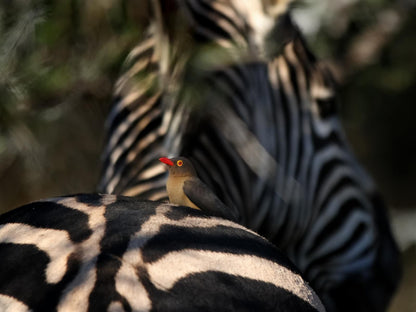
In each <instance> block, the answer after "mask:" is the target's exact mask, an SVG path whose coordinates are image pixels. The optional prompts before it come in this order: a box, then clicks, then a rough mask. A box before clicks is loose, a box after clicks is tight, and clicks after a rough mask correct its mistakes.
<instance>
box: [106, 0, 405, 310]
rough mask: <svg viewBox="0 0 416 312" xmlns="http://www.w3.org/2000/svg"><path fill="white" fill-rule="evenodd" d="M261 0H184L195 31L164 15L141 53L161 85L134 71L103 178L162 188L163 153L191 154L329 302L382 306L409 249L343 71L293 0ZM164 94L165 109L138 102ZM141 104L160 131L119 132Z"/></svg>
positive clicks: (116, 188)
mask: <svg viewBox="0 0 416 312" xmlns="http://www.w3.org/2000/svg"><path fill="white" fill-rule="evenodd" d="M254 2H256V3H257V7H256V5H254V4H253V7H249V6H248V5H244V4H243V1H238V2H236V1H231V0H230V1H215V0H210V1H208V0H206V1H203V0H199V1H197V0H189V1H179V2H178V3H180V5H179V7H180V8H181V9H182V11H180V12H182V13H181V14H182V15H181V18H183V16H185V17H186V19H185V20H186V21H188V24H186V25H187V27H188V28H186V27H182V28H181V29H180V31H183V29H184V28H185V34H184V33H181V32H180V31H179V32H178V33H176V32H175V31H170V32H169V33H168V34H165V33H163V32H162V34H161V33H160V31H161V29H162V30H163V29H164V27H161V26H160V25H161V24H163V22H164V21H158V23H156V24H158V25H159V26H160V27H159V28H158V30H156V31H154V32H153V36H150V39H147V40H153V45H150V44H147V43H148V42H149V41H144V42H143V43H142V44H141V45H139V47H143V46H147V47H148V48H149V49H148V50H147V52H146V53H147V54H146V53H141V54H136V55H135V56H136V62H137V63H141V62H142V61H143V59H147V60H149V59H150V58H148V56H147V55H148V54H151V55H152V56H154V57H152V58H151V60H152V66H151V71H147V70H146V69H144V68H142V69H141V70H138V71H136V72H135V75H136V76H139V77H142V76H143V77H147V74H148V73H149V75H150V77H155V78H154V79H155V81H157V83H156V82H154V84H153V86H155V85H156V86H157V87H155V88H154V89H150V91H149V88H148V86H147V85H146V84H144V83H141V82H140V81H139V82H138V83H137V84H135V83H134V80H133V79H131V77H126V75H123V76H122V78H121V80H120V81H121V83H120V85H119V89H117V90H116V100H117V101H116V104H115V108H117V107H118V105H119V104H118V103H120V102H122V101H123V100H124V99H125V98H127V97H128V96H129V95H130V94H132V93H134V91H132V90H136V89H140V90H142V92H143V93H145V94H146V96H144V97H142V98H138V99H137V100H136V101H135V102H134V104H130V105H127V106H128V107H129V110H131V112H133V113H132V114H137V116H138V117H137V118H136V119H135V120H134V119H133V118H131V119H130V120H129V118H130V117H129V116H131V115H132V114H130V113H127V114H125V115H123V114H119V113H118V112H117V110H116V109H115V110H113V114H114V115H115V116H117V118H118V119H117V120H115V119H113V121H112V122H110V131H109V141H110V142H111V144H108V145H107V150H106V153H105V159H106V163H105V166H104V169H105V171H104V174H103V180H102V184H101V190H103V191H107V192H115V193H121V194H128V195H135V196H138V197H142V198H150V199H160V198H163V197H164V196H166V193H164V190H163V186H164V182H165V179H166V177H165V175H164V172H163V168H162V167H161V166H160V165H159V164H156V163H155V162H154V160H155V159H156V158H157V157H158V156H159V155H161V154H162V155H163V154H173V155H186V156H187V157H189V158H191V159H192V160H193V162H194V164H195V167H196V168H197V171H198V173H199V176H200V178H201V179H202V180H203V181H204V182H205V183H207V184H208V185H210V186H211V187H212V189H213V190H214V191H215V192H216V193H217V194H218V195H219V196H220V197H221V198H222V199H223V201H224V202H225V203H226V204H228V205H233V206H236V207H238V209H239V210H240V213H241V222H242V223H243V224H244V225H246V226H248V227H250V228H252V229H254V230H256V231H258V232H259V233H260V234H262V235H264V236H266V237H267V238H268V239H269V240H271V241H272V242H273V243H275V244H276V245H277V246H278V247H279V248H282V249H283V250H284V251H285V252H286V254H287V255H288V256H289V257H290V259H291V260H292V261H294V263H295V264H296V265H297V266H298V267H299V269H300V270H301V271H302V272H303V273H304V274H305V277H306V278H307V279H308V281H310V282H311V284H312V286H313V287H314V288H315V289H316V290H317V292H318V294H319V295H320V296H321V297H322V298H323V300H324V303H325V304H326V305H327V306H328V308H329V310H334V311H342V310H345V311H351V310H360V309H362V310H374V311H382V310H384V309H385V308H386V306H387V304H388V302H389V299H390V298H391V296H392V294H393V292H394V290H395V288H396V286H397V283H398V280H399V276H400V273H399V272H400V264H399V260H398V250H397V247H396V244H395V242H394V240H393V238H392V235H391V231H390V227H389V224H388V219H387V217H386V212H385V207H384V205H383V203H382V201H381V200H380V199H379V195H378V194H377V192H376V190H375V187H374V184H373V182H372V180H371V178H370V177H369V176H368V175H367V174H366V173H365V172H364V171H363V169H362V168H361V167H360V165H359V163H358V162H357V160H356V159H355V157H354V155H353V154H352V153H351V151H350V150H349V148H348V145H347V141H346V138H345V135H344V133H343V130H342V126H341V123H340V120H339V116H338V113H337V104H336V99H335V89H334V84H333V82H332V78H331V75H330V74H329V73H328V72H327V71H326V70H325V69H324V68H323V67H322V66H321V65H320V63H319V62H318V61H317V60H316V59H315V57H314V56H313V55H312V54H311V52H310V51H309V50H308V48H307V47H306V44H305V42H304V40H303V39H302V37H301V35H300V34H299V32H298V30H297V29H296V27H295V26H294V25H293V23H292V22H291V20H290V17H289V15H288V14H285V13H282V7H280V9H279V8H277V7H278V4H279V3H280V4H282V3H283V4H284V5H283V4H282V6H283V7H284V6H285V5H286V4H287V1H280V2H279V1H269V2H268V3H269V4H270V3H272V7H271V9H274V10H271V9H270V7H267V4H266V2H265V1H252V2H250V3H254ZM273 4H274V5H275V6H273ZM267 8H269V9H270V10H266V9H267ZM270 12H279V13H278V14H277V15H276V14H274V15H273V14H271V13H270ZM276 16H277V17H276ZM259 20H260V21H261V22H259V23H257V22H258V21H259ZM271 21H272V23H271ZM170 26H171V25H170ZM165 28H168V29H171V28H172V27H165ZM159 37H163V38H164V40H162V39H160V38H159ZM182 37H186V38H187V40H188V42H187V44H186V45H185V48H184V46H183V42H182V41H181V40H180V38H182ZM272 39H274V40H272ZM178 42H179V43H178ZM274 42H276V43H274ZM181 48H182V49H184V50H181ZM138 49H142V48H138ZM165 50H167V51H169V53H170V54H169V53H164V52H163V51H165ZM141 51H143V50H141ZM166 54H169V57H168V58H166V59H165V58H164V55H166ZM133 64H134V63H133ZM166 64H168V65H166ZM166 68H168V69H169V70H166ZM123 79H124V80H123ZM120 90H122V92H121V91H120ZM146 91H148V92H146ZM153 94H156V95H153ZM153 96H157V102H155V105H154V106H153V108H152V113H154V115H153V114H147V115H145V114H140V113H138V110H139V109H141V107H142V103H144V106H145V105H146V103H148V101H149V100H150V99H152V98H153ZM140 118H142V119H143V120H145V122H146V125H147V126H148V128H147V129H146V130H144V131H143V132H144V133H145V135H146V136H147V137H148V138H149V140H150V137H151V135H153V138H154V140H150V141H146V140H145V141H144V142H145V143H143V142H142V141H141V139H140V138H138V137H137V135H136V136H134V135H132V136H131V138H130V141H127V140H125V139H124V138H123V137H121V135H125V136H126V137H127V136H129V135H131V133H132V132H129V131H123V127H125V128H132V127H136V126H137V125H139V124H140V122H141V120H142V119H140ZM110 121H111V120H110ZM114 133H119V136H120V137H121V138H120V139H118V140H115V139H113V138H114ZM120 134H121V135H120ZM132 139H137V140H136V141H135V142H133V143H131V142H132ZM146 142H150V143H146ZM141 145H142V146H146V148H141V147H140V146H141ZM147 147H149V148H147ZM124 155H131V157H127V156H124ZM120 168H123V169H120ZM116 171H117V174H112V173H113V172H116ZM119 181H120V182H119Z"/></svg>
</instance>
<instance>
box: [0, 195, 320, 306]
mask: <svg viewBox="0 0 416 312" xmlns="http://www.w3.org/2000/svg"><path fill="white" fill-rule="evenodd" d="M0 259H1V265H0V310H1V311H10V312H11V311H13V312H17V311H19V312H20V311H21V312H23V311H42V312H45V311H78V312H82V311H202V310H203V311H294V310H296V311H324V310H325V309H324V308H323V306H322V304H321V302H320V300H319V298H318V297H317V295H316V294H315V293H314V292H313V290H312V289H311V288H310V287H309V286H308V284H307V283H305V282H304V280H303V279H302V277H301V276H300V275H299V274H298V273H297V271H296V269H294V268H293V265H292V264H291V263H290V262H289V261H288V260H287V259H286V257H285V256H283V255H282V254H281V253H280V252H278V251H277V249H276V248H275V247H274V246H272V245H271V244H270V243H269V242H268V241H266V240H265V239H264V238H262V237H260V236H259V235H257V234H255V233H254V232H252V231H250V230H248V229H246V228H244V227H243V226H241V225H238V224H236V223H233V222H231V221H227V220H223V219H219V218H215V217H210V216H207V215H204V214H202V213H201V212H200V211H196V210H195V209H191V208H188V207H180V206H173V205H168V204H160V203H157V202H150V201H140V200H137V199H133V198H128V197H116V196H114V195H77V196H71V197H61V198H54V199H49V200H44V201H39V202H35V203H31V204H28V205H26V206H23V207H20V208H17V209H15V210H12V211H10V212H8V213H6V214H4V215H2V216H0Z"/></svg>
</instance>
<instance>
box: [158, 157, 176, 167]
mask: <svg viewBox="0 0 416 312" xmlns="http://www.w3.org/2000/svg"><path fill="white" fill-rule="evenodd" d="M159 161H161V162H162V163H164V164H166V165H168V166H173V162H172V160H170V159H169V158H166V157H162V158H159Z"/></svg>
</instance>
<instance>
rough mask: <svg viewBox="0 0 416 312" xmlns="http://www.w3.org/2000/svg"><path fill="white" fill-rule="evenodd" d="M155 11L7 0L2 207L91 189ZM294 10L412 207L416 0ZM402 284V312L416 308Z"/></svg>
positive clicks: (393, 193) (394, 196)
mask: <svg viewBox="0 0 416 312" xmlns="http://www.w3.org/2000/svg"><path fill="white" fill-rule="evenodd" d="M250 1H251V0H250ZM148 12H149V9H148V7H147V1H146V0H118V1H116V0H88V1H82V0H67V1H58V0H38V1H34V0H2V1H0V186H1V187H0V212H2V211H6V210H8V209H12V208H14V207H16V206H18V205H21V204H24V203H26V202H29V201H32V200H36V199H39V198H43V197H50V196H56V195H62V194H68V193H77V192H91V191H94V189H95V186H96V183H97V181H98V175H99V170H100V151H101V148H102V145H103V140H104V137H103V136H104V133H103V126H104V121H105V117H106V114H107V112H108V108H109V104H110V101H111V92H112V88H113V84H114V82H115V80H116V79H117V75H118V73H119V68H120V65H121V63H122V61H123V59H124V58H125V56H126V55H127V53H128V52H129V50H130V49H131V48H132V47H133V46H134V45H135V44H136V43H137V42H138V41H139V40H140V38H141V36H142V32H143V27H144V25H145V23H146V21H147V18H148ZM295 18H296V20H297V21H298V22H299V24H300V26H301V28H302V29H303V31H304V33H305V34H306V36H307V39H308V40H309V42H310V44H311V46H312V50H313V51H314V52H315V53H316V54H317V55H318V56H319V57H320V58H321V59H324V60H325V62H326V63H327V64H328V66H329V67H331V68H332V70H333V72H334V73H335V76H336V78H337V80H338V81H339V93H340V100H341V113H342V118H343V120H344V126H345V129H346V132H347V136H348V137H349V139H350V142H351V145H352V148H353V149H354V151H355V153H356V154H357V155H358V157H359V158H360V159H361V160H362V162H363V163H364V164H365V166H366V167H367V168H368V169H369V170H370V172H371V173H372V174H373V176H374V177H375V180H376V182H377V183H378V184H379V186H380V189H381V190H382V193H383V194H384V195H385V196H386V198H387V200H388V204H389V205H390V206H399V207H400V206H408V207H415V206H416V197H415V196H414V194H413V193H414V192H413V187H414V185H416V183H415V182H416V162H415V161H414V159H416V135H415V133H416V131H415V130H416V126H415V123H414V122H413V119H414V118H413V116H414V115H415V113H416V106H415V105H414V104H413V102H414V99H415V98H416V62H415V61H414V58H415V55H416V37H415V35H414V30H415V29H416V1H415V0H396V1H388V0H365V1H358V0H342V1H331V0H320V1H313V0H303V1H299V5H298V6H297V8H296V11H295ZM412 255H413V256H412V257H413V258H411V260H408V261H407V262H406V265H407V269H406V270H407V272H408V273H411V272H414V270H415V266H414V263H415V257H414V251H413V252H412ZM412 265H413V267H411V266H412ZM405 274H406V271H405ZM405 276H407V275H405ZM413 276H414V275H413ZM404 285H405V286H403V287H404V288H403V289H404V290H403V291H401V292H400V294H399V296H398V298H399V299H397V300H396V301H395V304H394V308H393V310H394V311H411V310H409V309H408V307H411V306H413V307H414V306H416V304H415V302H414V298H411V299H413V301H412V303H411V304H410V301H411V300H410V301H409V296H406V293H408V292H409V289H410V290H411V289H414V282H413V279H408V278H406V279H405V284H404ZM409 285H410V286H409ZM410 292H411V291H410Z"/></svg>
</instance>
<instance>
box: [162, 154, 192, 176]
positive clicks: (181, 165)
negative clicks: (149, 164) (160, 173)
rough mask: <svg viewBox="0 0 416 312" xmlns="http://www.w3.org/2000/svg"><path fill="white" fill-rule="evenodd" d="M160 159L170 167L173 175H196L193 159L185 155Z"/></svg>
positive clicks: (170, 172)
mask: <svg viewBox="0 0 416 312" xmlns="http://www.w3.org/2000/svg"><path fill="white" fill-rule="evenodd" d="M159 161H161V162H162V163H164V164H166V165H167V166H168V169H169V175H170V176H173V177H194V176H196V171H195V168H194V166H193V165H192V163H191V161H190V160H189V159H188V158H185V157H174V158H166V157H162V158H159Z"/></svg>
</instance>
